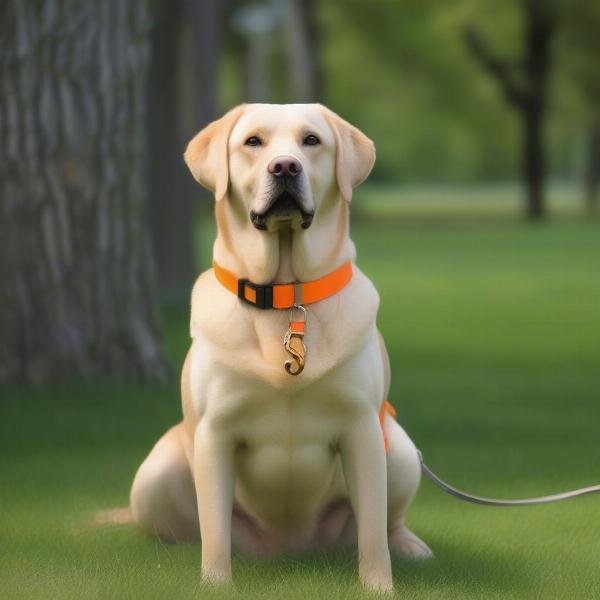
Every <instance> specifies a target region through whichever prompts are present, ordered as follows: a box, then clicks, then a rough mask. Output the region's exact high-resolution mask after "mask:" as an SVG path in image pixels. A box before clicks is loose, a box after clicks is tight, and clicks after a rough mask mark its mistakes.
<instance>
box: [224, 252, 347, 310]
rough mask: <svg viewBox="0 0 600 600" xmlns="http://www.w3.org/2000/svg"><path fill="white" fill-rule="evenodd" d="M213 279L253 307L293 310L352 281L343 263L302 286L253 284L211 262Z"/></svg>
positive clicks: (336, 291)
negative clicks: (213, 273)
mask: <svg viewBox="0 0 600 600" xmlns="http://www.w3.org/2000/svg"><path fill="white" fill-rule="evenodd" d="M213 269H214V272H215V277H216V278H217V280H218V281H219V283H220V284H221V285H222V286H223V287H225V288H227V289H228V290H229V291H230V292H232V293H234V294H236V295H237V296H238V298H240V299H241V300H243V301H244V302H247V303H248V304H251V305H252V306H255V307H256V308H263V309H267V308H292V307H293V306H298V305H306V304H313V303H314V302H319V301H320V300H324V299H325V298H329V296H333V295H334V294H337V293H338V292H339V291H341V290H343V289H344V288H345V287H346V285H348V283H349V282H350V280H351V279H352V263H351V262H350V261H348V262H345V263H344V264H343V265H342V266H341V267H339V268H337V269H336V270H335V271H332V272H331V273H328V274H327V275H325V276H324V277H321V278H320V279H315V280H313V281H307V282H305V283H271V284H264V285H263V284H258V283H252V282H251V281H249V280H248V279H238V278H237V277H236V276H235V275H234V274H233V273H232V272H231V271H228V270H227V269H224V268H223V267H221V266H220V265H218V264H217V263H216V262H213Z"/></svg>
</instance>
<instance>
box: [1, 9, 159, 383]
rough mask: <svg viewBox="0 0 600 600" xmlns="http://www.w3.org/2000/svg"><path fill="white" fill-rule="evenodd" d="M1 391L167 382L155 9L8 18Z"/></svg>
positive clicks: (32, 12) (4, 40) (10, 13)
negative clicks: (153, 171) (157, 236)
mask: <svg viewBox="0 0 600 600" xmlns="http://www.w3.org/2000/svg"><path fill="white" fill-rule="evenodd" d="M0 24H1V25H0V44H1V47H2V55H1V58H0V61H1V67H0V133H1V135H0V148H1V150H0V152H1V156H0V239H1V240H2V242H3V252H2V253H0V281H1V282H2V286H1V293H2V296H1V305H0V331H1V332H2V333H1V344H0V386H14V385H31V386H39V385H43V384H47V383H58V382H61V383H62V382H68V381H73V380H80V379H99V378H103V377H107V376H110V377H116V378H119V379H136V380H144V381H162V380H164V379H165V378H166V376H167V375H168V373H169V369H168V365H167V364H166V361H165V359H164V357H163V354H162V351H161V347H160V335H159V327H158V315H157V306H156V302H155V286H154V273H153V262H152V260H151V252H150V244H149V235H148V226H147V214H146V186H145V183H146V182H145V180H144V170H143V167H144V164H143V163H144V160H143V159H144V150H145V146H146V140H145V138H144V130H145V128H144V124H145V121H144V111H145V98H146V73H147V64H148V60H147V58H148V36H149V33H150V26H151V19H150V14H149V1H148V0H104V1H103V2H95V1H94V0H86V1H83V0H82V1H66V2H64V1H63V2H59V1H57V0H46V1H44V2H37V1H32V0H6V1H5V2H3V3H2V4H1V6H0Z"/></svg>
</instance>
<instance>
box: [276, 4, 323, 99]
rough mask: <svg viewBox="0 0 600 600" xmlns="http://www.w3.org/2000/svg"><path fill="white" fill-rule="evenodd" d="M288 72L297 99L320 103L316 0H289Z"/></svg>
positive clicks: (287, 20)
mask: <svg viewBox="0 0 600 600" xmlns="http://www.w3.org/2000/svg"><path fill="white" fill-rule="evenodd" d="M285 7H286V25H287V36H286V46H287V55H288V72H289V74H290V78H291V84H292V86H291V87H292V97H293V101H294V102H319V101H320V100H321V99H322V87H323V86H322V83H323V77H322V73H321V69H320V66H321V65H320V60H319V35H318V29H317V24H316V18H315V11H316V2H315V0H286V3H285Z"/></svg>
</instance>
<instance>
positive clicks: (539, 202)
mask: <svg viewBox="0 0 600 600" xmlns="http://www.w3.org/2000/svg"><path fill="white" fill-rule="evenodd" d="M523 1H524V4H525V28H524V33H525V39H524V46H525V65H524V66H525V74H526V76H527V87H528V93H526V94H525V95H524V96H523V105H522V112H523V118H524V120H525V123H524V129H525V132H524V135H525V145H524V154H525V157H524V165H523V166H524V171H525V172H524V175H525V185H526V190H527V195H526V214H527V217H529V218H530V219H532V220H539V219H542V218H543V217H544V215H545V203H544V182H545V159H546V157H545V149H544V140H543V124H544V121H545V119H544V116H545V112H546V104H547V95H548V73H549V70H550V45H551V42H552V38H553V35H554V29H555V24H554V17H553V16H552V15H551V14H550V11H551V10H552V9H551V8H548V7H547V6H544V0H523Z"/></svg>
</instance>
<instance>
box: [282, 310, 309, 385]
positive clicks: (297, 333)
mask: <svg viewBox="0 0 600 600" xmlns="http://www.w3.org/2000/svg"><path fill="white" fill-rule="evenodd" d="M294 311H298V312H299V313H300V315H301V320H296V319H294ZM289 323H290V325H289V328H288V330H287V331H286V332H285V335H284V336H283V347H284V348H285V350H286V352H287V353H288V354H290V355H291V357H292V358H290V359H288V360H286V361H285V363H284V365H283V366H284V367H285V370H286V371H287V372H288V373H289V374H290V375H300V373H302V371H303V370H304V362H305V360H306V346H305V345H304V329H305V326H306V308H304V306H302V304H294V306H293V307H292V308H290V313H289Z"/></svg>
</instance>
